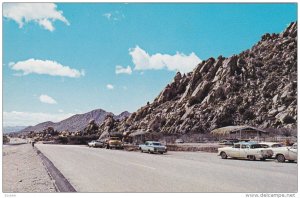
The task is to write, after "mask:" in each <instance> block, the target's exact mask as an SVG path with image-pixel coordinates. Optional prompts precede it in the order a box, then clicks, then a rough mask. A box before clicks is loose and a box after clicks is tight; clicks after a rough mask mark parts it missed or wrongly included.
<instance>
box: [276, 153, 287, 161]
mask: <svg viewBox="0 0 300 198" xmlns="http://www.w3.org/2000/svg"><path fill="white" fill-rule="evenodd" d="M276 159H277V161H278V162H281V163H283V162H285V157H284V155H282V154H279V155H277V157H276Z"/></svg>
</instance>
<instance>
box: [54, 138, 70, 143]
mask: <svg viewBox="0 0 300 198" xmlns="http://www.w3.org/2000/svg"><path fill="white" fill-rule="evenodd" d="M56 141H57V143H58V144H68V137H63V136H58V137H57V139H56Z"/></svg>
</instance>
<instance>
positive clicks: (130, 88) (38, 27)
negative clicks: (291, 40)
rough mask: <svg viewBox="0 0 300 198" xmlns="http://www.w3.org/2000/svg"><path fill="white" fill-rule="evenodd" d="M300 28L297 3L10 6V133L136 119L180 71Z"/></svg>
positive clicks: (6, 46)
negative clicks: (96, 117) (65, 122)
mask: <svg viewBox="0 0 300 198" xmlns="http://www.w3.org/2000/svg"><path fill="white" fill-rule="evenodd" d="M24 6H25V8H26V9H25V11H24V9H21V8H24ZM26 10H27V11H26ZM31 11H32V12H31ZM32 13H34V14H32ZM296 20H297V4H295V3H294V4H196V3H192V4H163V3H160V4H142V3H139V4H134V3H129V4H124V3H122V4H119V3H114V4H102V3H98V4H94V3H89V4H81V3H75V4H72V3H66V4H63V3H56V4H39V5H37V4H35V5H33V6H32V4H29V5H28V4H26V5H25V4H24V3H21V4H10V3H9V4H4V8H3V111H4V114H3V116H4V117H3V119H4V126H6V125H7V126H8V125H32V124H37V123H39V122H41V121H47V120H53V121H58V120H60V119H63V118H66V117H68V116H70V115H72V114H76V113H85V112H88V111H90V110H93V109H97V108H101V109H104V110H106V111H110V112H113V113H115V114H118V113H121V112H122V111H125V110H128V111H130V112H133V111H136V110H137V109H138V108H139V107H141V106H143V105H145V104H146V103H147V101H150V102H152V101H153V100H154V98H155V97H156V96H157V95H158V94H159V93H160V91H161V90H162V89H163V88H164V87H165V86H166V85H167V84H168V83H169V82H171V81H172V79H173V77H174V75H175V73H176V71H181V72H188V71H191V70H192V69H193V68H194V67H195V66H196V64H197V63H198V62H200V61H201V60H205V59H207V58H209V57H218V56H219V55H223V56H226V57H228V56H231V55H233V54H238V53H240V52H241V51H243V50H246V49H248V48H250V47H251V46H252V45H254V44H255V43H256V42H257V41H259V39H260V37H261V35H262V34H264V33H267V32H269V33H273V32H274V33H279V32H281V31H282V30H283V29H284V28H285V27H286V26H287V24H289V23H290V22H292V21H296ZM117 73H118V74H117Z"/></svg>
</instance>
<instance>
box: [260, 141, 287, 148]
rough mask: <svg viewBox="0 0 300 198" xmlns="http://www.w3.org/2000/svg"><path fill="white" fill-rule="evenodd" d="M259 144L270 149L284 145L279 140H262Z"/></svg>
mask: <svg viewBox="0 0 300 198" xmlns="http://www.w3.org/2000/svg"><path fill="white" fill-rule="evenodd" d="M259 144H260V145H262V147H263V148H270V149H272V148H279V147H283V145H282V144H281V143H278V142H260V143H259Z"/></svg>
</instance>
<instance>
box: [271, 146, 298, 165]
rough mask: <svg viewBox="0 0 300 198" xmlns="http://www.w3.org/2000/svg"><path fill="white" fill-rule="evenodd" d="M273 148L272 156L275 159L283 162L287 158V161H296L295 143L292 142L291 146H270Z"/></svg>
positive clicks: (296, 150) (296, 149)
mask: <svg viewBox="0 0 300 198" xmlns="http://www.w3.org/2000/svg"><path fill="white" fill-rule="evenodd" d="M272 150H273V153H274V154H273V158H275V159H277V161H278V162H285V161H286V160H288V161H289V162H294V161H297V153H298V148H297V143H295V144H293V146H288V147H286V146H283V147H278V148H272Z"/></svg>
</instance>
